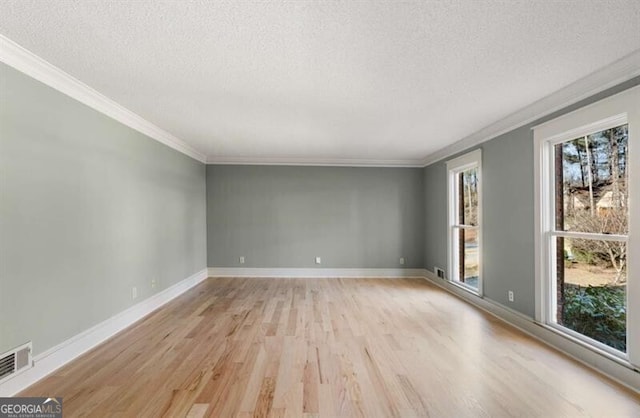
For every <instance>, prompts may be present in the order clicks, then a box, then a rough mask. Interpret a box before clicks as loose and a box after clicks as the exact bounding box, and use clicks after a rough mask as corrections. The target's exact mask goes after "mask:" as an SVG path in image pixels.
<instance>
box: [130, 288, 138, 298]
mask: <svg viewBox="0 0 640 418" xmlns="http://www.w3.org/2000/svg"><path fill="white" fill-rule="evenodd" d="M137 297H138V288H137V287H135V286H133V287H132V288H131V299H137Z"/></svg>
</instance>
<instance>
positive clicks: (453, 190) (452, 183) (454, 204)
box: [447, 148, 483, 297]
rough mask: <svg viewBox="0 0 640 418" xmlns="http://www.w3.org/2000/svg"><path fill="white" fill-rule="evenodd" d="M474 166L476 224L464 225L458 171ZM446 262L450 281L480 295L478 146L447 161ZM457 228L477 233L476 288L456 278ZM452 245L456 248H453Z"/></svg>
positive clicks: (479, 164) (480, 156)
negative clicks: (460, 204) (461, 216)
mask: <svg viewBox="0 0 640 418" xmlns="http://www.w3.org/2000/svg"><path fill="white" fill-rule="evenodd" d="M470 168H475V169H476V173H477V178H478V225H474V226H469V227H467V226H464V225H459V224H458V221H459V219H458V179H457V176H458V174H459V173H461V172H463V171H465V170H468V169H470ZM447 205H448V207H447V211H448V216H447V218H448V219H447V241H448V242H447V244H448V245H447V248H448V250H447V262H448V268H449V275H448V279H449V281H450V282H451V283H453V284H455V285H457V286H460V287H461V288H462V289H464V290H465V291H468V292H471V293H473V294H475V295H477V296H480V297H482V294H483V281H482V276H483V274H482V150H481V149H480V148H478V149H476V150H474V151H470V152H468V153H466V154H464V155H461V156H459V157H457V158H454V159H452V160H449V161H447ZM459 229H471V230H475V231H477V233H478V236H477V240H478V288H477V289H474V288H473V287H471V286H469V285H467V284H465V283H462V282H460V281H459V280H458V277H459V272H458V260H457V259H455V260H454V254H457V252H458V248H457V245H455V244H456V240H457V238H455V239H454V234H455V233H456V232H457V231H458V230H459ZM454 246H455V247H456V248H454Z"/></svg>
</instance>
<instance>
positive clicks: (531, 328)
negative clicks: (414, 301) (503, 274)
mask: <svg viewBox="0 0 640 418" xmlns="http://www.w3.org/2000/svg"><path fill="white" fill-rule="evenodd" d="M424 272H425V279H426V280H428V281H429V282H431V283H433V284H435V285H436V286H439V287H441V288H443V289H444V290H446V291H447V292H449V293H451V294H453V295H455V296H457V297H459V298H460V299H462V300H464V301H465V302H468V303H470V304H472V305H474V306H476V307H478V308H480V309H482V310H483V311H485V312H488V313H489V314H491V315H493V316H494V317H496V318H498V319H500V320H502V321H503V322H506V323H507V324H509V325H511V326H513V327H515V328H517V329H519V330H520V331H522V332H524V333H525V334H527V335H529V336H531V337H533V338H535V339H536V340H538V341H540V342H542V343H544V344H546V345H547V346H549V347H552V348H554V349H556V350H558V351H560V352H561V353H563V354H565V355H567V356H569V357H571V358H572V359H574V360H576V361H578V362H579V363H581V364H583V365H585V366H587V367H589V368H590V369H592V370H595V371H596V372H598V373H601V374H603V375H605V376H607V377H609V378H610V379H613V380H615V381H616V382H618V383H620V384H621V385H624V386H626V387H627V388H629V389H631V390H632V391H634V392H636V393H640V372H639V371H637V370H634V369H633V366H632V365H631V364H629V363H627V362H625V361H624V360H622V359H620V358H617V357H614V356H611V355H610V354H609V353H606V352H604V351H600V350H598V349H596V348H594V347H589V346H587V345H586V344H584V343H583V342H581V341H579V340H577V339H575V338H571V337H569V336H567V335H565V334H561V333H559V332H556V331H555V330H553V329H552V328H550V327H547V326H543V325H541V324H539V323H537V322H535V321H534V320H533V319H531V318H529V317H528V316H526V315H524V314H522V313H520V312H517V311H514V310H513V309H510V308H508V307H506V306H504V305H502V304H500V303H498V302H495V301H493V300H490V299H487V298H478V297H475V296H473V294H472V293H469V292H467V291H465V290H463V289H461V288H460V287H458V286H456V285H454V284H452V283H450V282H448V281H446V280H442V279H440V278H438V277H437V276H436V275H435V274H434V273H432V272H431V271H429V270H425V271H424Z"/></svg>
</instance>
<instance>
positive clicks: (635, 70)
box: [422, 49, 640, 167]
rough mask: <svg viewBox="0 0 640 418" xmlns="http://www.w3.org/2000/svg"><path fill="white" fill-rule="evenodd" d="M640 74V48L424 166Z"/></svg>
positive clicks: (438, 153)
mask: <svg viewBox="0 0 640 418" xmlns="http://www.w3.org/2000/svg"><path fill="white" fill-rule="evenodd" d="M639 75H640V49H639V50H636V51H634V52H632V53H631V54H629V55H627V56H626V57H623V58H621V59H619V60H618V61H615V62H613V63H611V64H609V65H607V66H605V67H603V68H601V69H600V70H598V71H595V72H593V73H591V74H589V75H588V76H586V77H584V78H581V79H580V80H578V81H576V82H574V83H571V84H569V85H568V86H566V87H564V88H562V89H560V90H558V91H556V92H555V93H552V94H550V95H549V96H546V97H544V98H542V99H540V100H538V101H536V102H534V103H532V104H530V105H529V106H526V107H524V108H522V109H520V110H518V111H517V112H514V113H512V114H510V115H509V116H507V117H505V118H502V119H501V120H499V121H498V122H496V123H493V124H491V125H489V126H487V127H485V128H483V129H481V130H479V131H477V132H475V133H473V134H471V135H469V136H467V137H465V138H462V139H461V140H459V141H458V142H455V143H453V144H451V145H449V146H446V147H444V148H442V149H440V150H439V151H436V152H434V153H432V154H430V155H428V156H427V157H425V158H424V160H422V166H424V167H426V166H428V165H430V164H433V163H435V162H437V161H440V160H442V159H444V158H447V157H450V156H452V155H454V154H457V153H459V152H462V151H465V150H467V149H469V148H471V147H473V146H475V145H479V144H482V143H483V142H487V141H489V140H491V139H493V138H496V137H497V136H500V135H502V134H504V133H507V132H509V131H512V130H514V129H516V128H519V127H521V126H524V125H526V124H528V123H531V122H535V121H536V120H538V119H541V118H543V117H545V116H547V115H550V114H552V113H553V112H556V111H558V110H561V109H564V108H566V107H567V106H571V105H572V104H574V103H577V102H579V101H580V100H583V99H586V98H588V97H591V96H593V95H595V94H598V93H600V92H602V91H604V90H606V89H608V88H610V87H614V86H616V85H618V84H620V83H623V82H625V81H628V80H631V79H632V78H634V77H637V76H639Z"/></svg>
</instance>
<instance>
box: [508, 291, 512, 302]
mask: <svg viewBox="0 0 640 418" xmlns="http://www.w3.org/2000/svg"><path fill="white" fill-rule="evenodd" d="M508 296H509V302H513V290H509V293H508Z"/></svg>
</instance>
